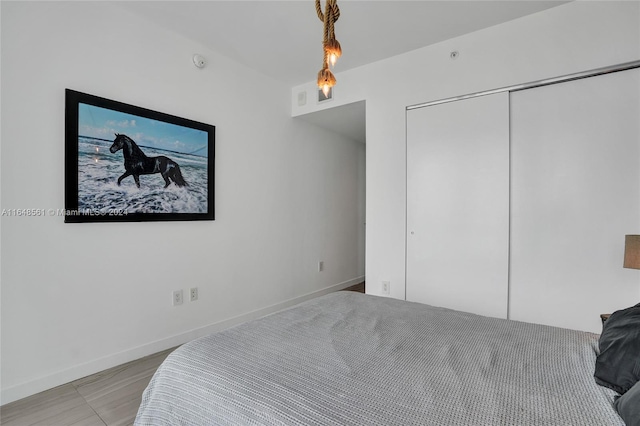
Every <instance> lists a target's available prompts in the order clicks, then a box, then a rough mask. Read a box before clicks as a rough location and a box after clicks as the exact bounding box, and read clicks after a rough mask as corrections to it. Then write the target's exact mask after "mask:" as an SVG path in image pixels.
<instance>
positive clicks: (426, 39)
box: [116, 0, 568, 141]
mask: <svg viewBox="0 0 640 426" xmlns="http://www.w3.org/2000/svg"><path fill="white" fill-rule="evenodd" d="M567 2H568V1H555V0H554V1H546V0H498V1H485V0H470V1H463V0H445V1H437V0H410V1H400V0H386V1H385V0H338V6H339V7H340V12H341V14H340V18H339V20H338V21H337V22H336V25H335V32H336V39H338V41H339V42H340V44H341V46H342V51H343V56H342V57H341V58H340V60H339V61H338V63H337V64H336V66H335V68H334V70H335V72H340V71H345V70H348V69H351V68H355V67H359V66H362V65H365V64H369V63H372V62H375V61H379V60H382V59H385V58H389V57H391V56H395V55H399V54H402V53H405V52H408V51H411V50H415V49H418V48H421V47H424V46H428V45H431V44H434V43H438V42H441V41H443V40H447V39H450V38H453V37H457V36H460V35H463V34H467V33H470V32H473V31H477V30H480V29H483V28H487V27H490V26H493V25H497V24H500V23H503V22H506V21H510V20H513V19H516V18H519V17H522V16H525V15H528V14H532V13H536V12H540V11H542V10H545V9H548V8H551V7H555V6H558V5H561V4H564V3H567ZM321 3H322V5H324V4H325V0H322V1H321ZM116 4H118V5H119V6H120V7H122V8H125V9H127V10H129V11H131V12H133V13H135V14H138V15H140V16H141V17H142V18H143V19H149V20H151V21H154V22H156V23H157V24H159V25H162V26H163V27H165V28H167V29H169V30H172V31H175V32H176V33H179V34H181V35H183V36H185V37H187V38H190V39H192V40H194V41H196V42H199V43H201V44H203V45H205V46H207V47H209V48H210V49H211V50H213V51H215V52H217V53H219V54H222V55H224V56H226V57H228V58H230V59H233V60H234V61H236V62H239V63H241V64H244V65H246V66H248V67H251V68H253V69H256V70H258V71H260V72H262V73H263V74H266V75H268V76H271V77H272V78H274V79H276V80H280V81H282V82H283V83H285V84H286V85H288V86H290V87H293V86H296V85H299V84H303V83H307V82H310V81H313V80H315V78H316V75H317V73H318V71H319V70H320V68H321V67H322V22H320V20H319V19H318V17H317V15H316V11H315V5H314V1H313V0H288V1H287V0H285V1H273V0H254V1H246V0H234V1H221V0H204V1H188V0H174V1H127V2H117V3H116ZM193 53H198V52H193ZM348 110H349V111H347V112H349V113H351V114H353V115H352V116H349V117H347V116H344V115H340V117H341V118H342V121H343V122H345V125H346V126H347V127H348V128H345V129H339V128H337V126H336V122H335V121H333V122H332V129H333V130H338V131H339V132H341V133H343V134H346V135H347V136H349V137H351V138H353V137H354V135H355V137H356V139H357V140H362V141H364V124H362V125H358V126H357V128H358V129H361V130H359V131H358V132H357V133H354V131H355V130H354V126H353V125H349V123H350V122H351V120H352V119H355V118H357V117H364V103H361V104H357V105H355V106H353V107H350V108H348ZM343 112H344V111H343ZM306 119H307V120H309V121H312V122H316V124H319V125H322V122H323V119H322V118H318V117H314V116H307V117H306ZM343 130H344V131H343ZM344 132H346V133H344Z"/></svg>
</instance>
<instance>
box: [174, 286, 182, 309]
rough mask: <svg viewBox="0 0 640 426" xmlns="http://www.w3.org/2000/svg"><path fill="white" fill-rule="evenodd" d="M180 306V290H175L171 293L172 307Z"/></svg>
mask: <svg viewBox="0 0 640 426" xmlns="http://www.w3.org/2000/svg"><path fill="white" fill-rule="evenodd" d="M178 305H182V290H175V291H174V292H173V306H178Z"/></svg>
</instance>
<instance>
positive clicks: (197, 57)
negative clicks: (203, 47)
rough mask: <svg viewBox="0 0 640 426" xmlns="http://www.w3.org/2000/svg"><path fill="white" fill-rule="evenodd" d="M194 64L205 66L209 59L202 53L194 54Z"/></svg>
mask: <svg viewBox="0 0 640 426" xmlns="http://www.w3.org/2000/svg"><path fill="white" fill-rule="evenodd" d="M193 64H194V65H195V66H196V67H198V68H204V66H205V65H207V60H206V59H205V58H204V56H202V55H198V54H197V53H196V54H195V55H193Z"/></svg>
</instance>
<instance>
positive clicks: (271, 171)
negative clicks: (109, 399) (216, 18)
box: [1, 2, 365, 403]
mask: <svg viewBox="0 0 640 426" xmlns="http://www.w3.org/2000/svg"><path fill="white" fill-rule="evenodd" d="M1 7H2V15H1V16H2V33H1V35H2V37H1V40H2V70H1V71H2V73H1V89H2V101H1V102H2V104H1V106H2V128H1V132H2V133H1V137H2V157H1V159H2V164H1V176H2V178H1V182H2V191H1V196H2V198H1V207H2V208H4V209H18V208H45V209H48V208H62V207H64V205H63V203H64V161H65V153H64V108H65V105H64V89H65V88H71V89H75V90H78V91H81V92H85V93H90V94H94V95H98V96H103V97H106V98H110V99H114V100H117V101H121V102H125V103H130V104H133V105H137V106H141V107H145V108H149V109H153V110H156V111H161V112H165V113H169V114H173V115H177V116H181V117H186V118H189V119H193V120H197V121H201V122H205V123H210V124H213V125H215V126H216V159H215V167H216V170H215V178H216V182H215V191H216V195H215V202H216V212H215V213H216V220H215V221H214V222H164V223H122V224H64V223H63V218H62V217H40V218H27V217H6V216H4V217H2V222H1V225H2V235H1V244H2V259H1V268H2V269H1V280H2V359H1V360H2V365H1V371H2V403H7V402H10V401H12V400H15V399H17V398H21V397H23V396H26V395H29V394H31V393H35V392H38V391H40V390H43V389H46V388H49V387H53V386H56V385H59V384H61V383H65V382H68V381H70V380H72V379H75V378H78V377H82V376H83V375H87V374H91V373H93V372H96V371H99V370H102V369H104V368H107V367H110V366H113V365H117V364H119V363H122V362H125V361H129V360H131V359H135V358H137V357H141V356H144V355H147V354H149V353H153V352H155V351H158V350H161V349H164V348H168V347H171V346H173V345H177V344H180V343H183V342H185V341H187V340H189V339H191V338H194V337H197V336H200V335H203V334H206V333H208V332H210V331H211V330H215V329H217V328H220V327H224V326H228V325H229V324H232V323H234V322H237V321H240V320H243V319H247V318H250V317H253V316H256V315H260V314H264V313H266V312H270V311H273V310H275V309H279V308H281V307H283V306H286V305H288V304H291V303H293V302H296V301H300V300H302V299H304V298H306V297H308V296H309V295H312V294H318V293H322V292H325V291H328V290H330V289H336V288H342V287H345V286H347V285H350V284H354V283H357V282H359V281H360V280H361V279H362V278H363V276H364V235H363V233H362V224H363V223H364V155H365V154H364V146H363V145H362V144H359V143H356V142H352V141H350V140H347V139H344V138H343V137H339V136H337V135H336V134H334V133H331V132H329V131H326V130H323V129H320V128H318V127H315V126H313V125H311V124H308V123H305V122H303V121H301V120H296V119H292V118H291V116H290V100H289V95H288V91H289V90H290V88H289V87H285V86H284V85H283V84H281V83H278V82H276V81H274V80H271V79H269V78H267V77H265V76H263V75H261V74H258V73H256V72H255V71H252V70H250V69H248V68H245V67H243V66H241V65H238V64H236V63H233V62H231V61H229V60H228V59H226V58H224V57H221V56H218V55H216V54H215V53H214V52H212V51H209V50H207V49H205V48H204V47H203V46H201V45H198V44H196V43H194V42H192V41H190V40H187V39H185V38H182V37H180V36H178V35H176V34H173V33H170V32H168V31H166V30H164V29H162V28H159V27H156V26H154V25H152V24H150V23H147V22H145V21H143V20H140V19H139V18H138V17H135V16H133V15H130V14H128V13H127V12H124V11H123V10H121V9H119V8H118V7H117V6H115V5H113V4H109V3H106V2H42V3H32V2H15V3H14V2H2V6H1ZM196 52H197V53H200V54H203V55H204V56H205V57H207V58H208V60H209V65H208V66H207V67H206V68H204V69H202V70H200V69H197V68H195V67H194V66H193V64H192V63H191V56H192V55H193V53H196ZM132 242H135V243H132ZM319 260H324V262H325V271H324V272H322V273H318V271H317V262H318V261H319ZM192 286H198V287H199V300H198V301H197V302H193V303H191V302H188V301H186V302H185V304H184V305H182V306H180V307H173V306H172V305H171V294H172V291H173V290H175V289H184V290H185V292H186V291H187V289H188V288H189V287H192ZM185 294H186V293H185Z"/></svg>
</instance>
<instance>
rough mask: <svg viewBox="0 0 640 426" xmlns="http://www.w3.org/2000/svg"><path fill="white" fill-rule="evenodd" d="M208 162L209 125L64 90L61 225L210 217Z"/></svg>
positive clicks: (210, 168) (210, 146)
mask: <svg viewBox="0 0 640 426" xmlns="http://www.w3.org/2000/svg"><path fill="white" fill-rule="evenodd" d="M109 135H110V136H109ZM119 135H125V136H126V138H120V139H119V144H120V141H123V143H122V144H120V145H121V146H123V148H122V149H119V150H116V151H112V150H113V149H117V148H118V146H115V145H116V144H115V143H114V142H115V140H116V139H118V138H119V137H120V136H119ZM129 141H133V144H131V142H129ZM134 145H136V146H137V147H138V148H139V149H140V150H138V149H136V147H135V146H134ZM125 151H126V152H127V153H129V155H130V157H129V158H130V161H129V162H128V163H127V164H128V166H125V158H124V157H125V154H124V152H125ZM140 151H142V154H140ZM131 154H132V155H133V156H131ZM145 157H146V158H145ZM214 160H215V126H213V125H210V124H205V123H201V122H197V121H193V120H189V119H186V118H181V117H176V116H173V115H169V114H165V113H161V112H157V111H152V110H149V109H146V108H141V107H137V106H133V105H129V104H125V103H122V102H117V101H114V100H111V99H106V98H102V97H99V96H94V95H90V94H86V93H82V92H78V91H75V90H71V89H66V91H65V211H64V221H65V223H79V222H144V221H176V220H189V221H193V220H214V218H215V215H214V195H215V194H214ZM134 175H138V177H137V179H136V178H135V176H134ZM167 182H168V183H167ZM138 183H139V185H138Z"/></svg>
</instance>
